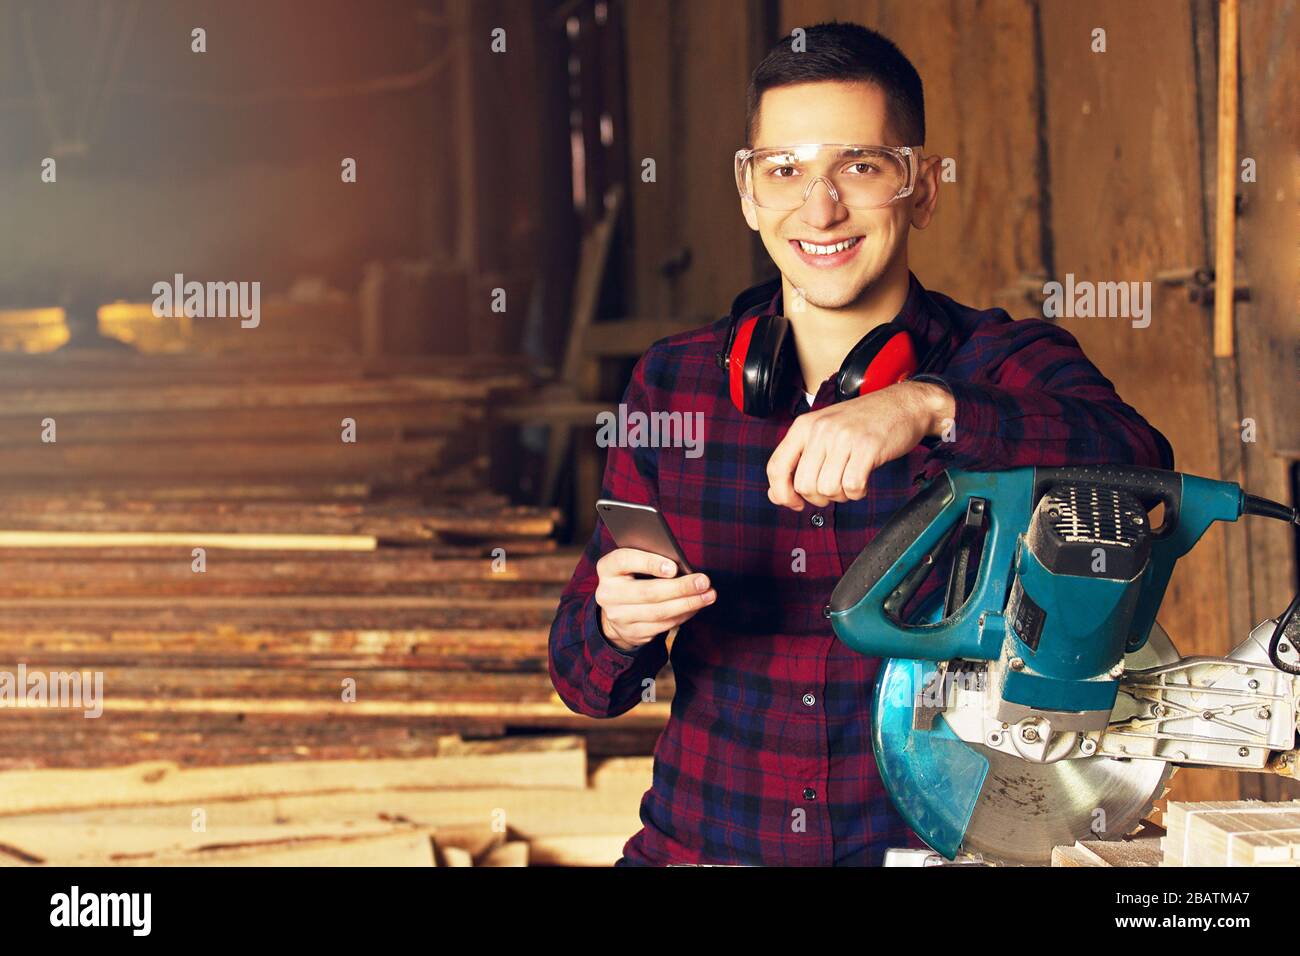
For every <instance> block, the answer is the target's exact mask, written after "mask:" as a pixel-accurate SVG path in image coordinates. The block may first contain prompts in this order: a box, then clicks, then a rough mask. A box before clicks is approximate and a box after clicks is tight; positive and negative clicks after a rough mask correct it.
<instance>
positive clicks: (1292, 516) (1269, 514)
mask: <svg viewBox="0 0 1300 956" xmlns="http://www.w3.org/2000/svg"><path fill="white" fill-rule="evenodd" d="M1242 510H1243V512H1244V513H1246V514H1248V515H1262V516H1263V517H1265V518H1277V519H1278V520H1280V521H1286V522H1288V523H1290V524H1300V513H1297V511H1296V509H1295V508H1292V507H1289V506H1288V505H1284V504H1282V503H1281V502H1280V501H1270V500H1269V499H1268V498H1261V497H1259V496H1258V495H1246V506H1245V508H1243V509H1242ZM1297 607H1300V591H1298V592H1296V595H1295V597H1293V598H1291V603H1290V604H1289V605H1287V609H1286V610H1285V611H1283V612H1282V616H1281V617H1279V618H1278V619H1277V627H1275V628H1273V637H1272V638H1271V639H1270V640H1269V642H1268V658H1269V660H1270V661H1272V662H1273V666H1274V667H1276V668H1277V669H1278V670H1280V671H1285V672H1286V673H1288V674H1300V666H1298V665H1296V664H1292V663H1290V662H1289V661H1284V660H1282V655H1281V653H1280V651H1281V648H1282V640H1283V638H1285V637H1286V629H1287V626H1288V625H1289V624H1290V623H1291V621H1292V619H1293V618H1294V617H1295V614H1296V608H1297ZM1289 649H1291V650H1295V649H1296V641H1295V639H1294V638H1292V639H1290V648H1289Z"/></svg>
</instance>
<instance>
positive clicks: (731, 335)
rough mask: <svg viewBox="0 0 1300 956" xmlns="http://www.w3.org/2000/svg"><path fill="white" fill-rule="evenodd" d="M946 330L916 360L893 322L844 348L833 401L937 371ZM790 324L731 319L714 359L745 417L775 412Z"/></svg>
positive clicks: (908, 337) (906, 335) (769, 318)
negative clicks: (721, 345)
mask: <svg viewBox="0 0 1300 956" xmlns="http://www.w3.org/2000/svg"><path fill="white" fill-rule="evenodd" d="M951 331H952V330H951V328H948V329H947V330H946V334H945V335H944V337H943V338H942V339H941V340H940V341H939V342H938V343H937V344H935V346H934V347H933V348H930V349H928V350H927V351H926V353H925V355H924V356H923V357H920V358H918V354H919V350H918V349H917V347H916V341H915V339H914V337H913V335H912V333H911V331H910V330H909V329H907V328H906V327H905V326H903V325H902V324H901V323H898V322H889V323H886V324H885V325H879V326H876V328H874V329H872V330H871V331H870V332H868V333H867V334H866V335H864V336H863V337H862V338H861V339H859V340H858V343H857V345H855V346H853V348H851V349H849V354H848V355H846V356H845V357H844V361H843V363H842V364H841V365H840V370H839V371H838V372H837V373H836V374H835V390H836V394H837V400H838V401H847V400H848V399H851V398H858V397H859V396H862V395H866V394H868V393H870V392H875V391H878V390H880V389H882V388H886V387H888V386H890V385H894V384H896V383H898V382H902V381H905V380H906V379H908V378H910V377H912V376H913V375H919V374H921V373H922V372H929V371H933V370H934V369H936V368H939V367H940V366H941V365H942V363H943V362H944V360H945V359H946V358H947V355H948V353H949V351H950V350H951V344H952V335H951ZM789 337H790V320H789V319H787V318H786V317H785V316H783V315H756V316H750V317H749V318H744V319H737V318H736V317H735V315H734V314H733V315H732V319H731V323H730V325H729V327H728V331H727V345H726V350H725V351H723V352H718V353H717V355H716V358H717V362H718V367H719V368H721V369H722V370H723V371H724V372H726V374H727V386H728V390H729V393H730V395H731V403H732V404H733V405H735V406H736V408H737V409H739V410H740V411H741V412H743V413H744V414H746V415H752V416H754V417H755V418H767V417H768V416H769V415H771V414H772V411H773V410H774V409H775V408H776V393H777V390H778V389H779V387H780V383H781V374H782V371H783V369H784V367H785V363H786V353H787V351H788V350H787V348H786V342H787V339H789Z"/></svg>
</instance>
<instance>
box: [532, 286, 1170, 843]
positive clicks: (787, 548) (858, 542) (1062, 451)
mask: <svg viewBox="0 0 1300 956" xmlns="http://www.w3.org/2000/svg"><path fill="white" fill-rule="evenodd" d="M769 290H774V293H775V294H772V295H770V297H769ZM736 301H737V305H736V306H735V307H733V310H734V311H736V312H737V313H738V314H745V315H751V314H755V313H757V312H759V311H763V312H767V313H778V314H779V313H780V310H781V295H780V285H779V282H773V283H769V284H767V285H765V286H760V287H756V288H755V289H751V290H747V291H746V292H745V293H742V295H741V296H739V297H737V300H736ZM755 301H758V303H759V304H758V305H755V306H752V307H751V308H749V309H745V308H744V305H745V303H747V302H749V303H752V302H755ZM941 312H942V313H946V314H947V316H948V318H949V320H950V323H951V326H950V327H952V328H954V329H956V337H957V347H956V349H955V351H954V352H953V354H952V355H951V358H950V359H949V361H948V363H947V365H946V367H945V368H944V369H942V370H941V371H940V372H938V373H936V374H931V375H926V376H921V378H924V379H926V380H929V381H933V382H936V383H939V384H942V385H944V386H945V387H947V388H948V389H949V390H950V391H951V392H952V394H953V396H954V398H955V402H956V409H957V412H956V416H955V436H954V437H955V441H951V442H945V441H940V440H938V439H927V440H926V441H925V442H923V443H922V444H921V445H918V446H917V448H916V449H915V450H913V451H912V452H911V453H910V454H908V455H907V456H906V457H904V458H901V459H899V460H897V461H894V462H891V463H889V464H888V465H886V466H884V467H882V468H879V469H877V470H876V471H875V472H874V473H873V474H872V475H871V478H870V482H869V484H868V489H867V494H866V496H865V497H864V498H863V499H861V500H859V501H851V502H849V503H847V504H836V503H834V502H832V503H831V504H829V505H828V506H827V507H825V508H816V507H814V506H806V507H805V509H804V511H803V512H801V513H800V512H795V511H792V510H790V509H788V508H782V507H778V506H776V505H774V504H772V503H771V502H770V501H769V500H768V497H767V489H768V481H767V473H766V466H767V461H768V458H769V457H770V456H771V454H772V451H773V450H774V449H775V448H776V446H777V444H778V443H779V442H780V440H781V438H782V436H783V435H784V434H785V432H786V430H787V429H788V428H789V426H790V424H791V422H793V421H794V418H795V417H796V416H797V415H800V414H803V413H804V412H806V411H808V410H809V407H808V405H807V401H806V399H805V398H804V396H803V391H804V388H803V385H804V383H803V381H802V376H801V375H800V374H799V370H798V365H797V363H792V366H791V371H789V372H788V373H787V381H786V382H785V383H783V386H782V387H783V389H784V392H783V393H782V397H781V401H780V402H779V403H778V408H779V410H778V412H777V413H776V414H775V415H773V417H772V418H770V419H766V420H763V419H755V418H750V417H746V416H744V415H742V414H741V413H740V412H739V411H737V410H736V408H735V407H734V406H733V405H732V403H731V400H730V398H729V397H728V391H727V381H726V379H725V377H724V375H723V373H722V372H721V371H720V370H719V368H718V367H717V365H716V363H715V360H714V354H715V353H716V352H718V351H720V350H721V349H722V348H723V345H724V341H725V338H726V332H727V319H726V318H723V319H720V320H718V321H717V322H715V323H713V324H712V325H710V326H706V327H703V328H700V329H696V330H693V331H690V332H686V333H682V334H679V335H674V336H671V337H669V338H666V339H662V340H661V341H659V342H656V343H655V344H654V345H653V346H652V347H651V348H650V349H649V350H648V351H647V352H646V353H645V355H643V356H642V357H641V359H640V360H639V361H638V362H637V365H636V368H635V369H634V371H633V374H632V379H631V382H630V384H629V385H628V388H627V391H626V394H625V396H624V398H623V401H624V402H625V403H626V404H627V406H628V410H629V411H633V410H640V411H643V412H646V413H652V412H662V411H668V412H674V411H676V412H683V413H694V412H697V411H698V412H703V413H704V428H705V430H704V436H703V438H704V442H703V453H702V454H701V455H700V456H699V457H696V458H690V457H687V456H686V454H685V452H686V451H687V449H685V448H671V447H661V448H646V447H633V448H622V447H611V448H610V449H609V452H608V458H607V462H606V466H605V478H604V487H603V492H602V496H603V497H607V498H616V499H619V500H622V501H630V502H635V503H639V504H650V505H654V506H655V507H657V508H658V509H659V510H660V511H661V512H663V514H664V516H665V517H666V519H667V521H668V524H669V525H670V527H671V528H672V530H673V533H674V534H675V535H676V537H677V540H678V542H679V543H680V544H681V546H682V548H683V550H684V552H685V555H686V557H687V559H688V560H689V561H691V562H692V564H693V565H694V566H695V568H696V569H697V570H699V571H703V572H705V573H706V574H707V575H708V577H709V579H710V581H711V583H712V586H713V587H714V588H715V589H716V591H717V595H718V597H717V600H716V601H715V602H714V604H712V605H711V606H708V607H706V608H704V609H703V610H702V611H700V612H699V613H698V614H697V615H696V616H695V617H694V618H692V619H691V620H690V621H688V622H687V623H685V624H684V625H682V627H681V630H680V632H679V633H678V635H677V638H676V639H675V641H674V643H673V648H672V666H673V674H674V677H675V679H676V693H675V695H674V697H673V701H672V711H671V716H670V718H669V721H668V724H667V726H666V727H665V729H664V731H663V733H662V735H661V736H660V738H659V742H658V745H657V746H656V748H655V759H654V777H653V785H652V787H651V789H650V790H649V791H648V792H647V793H646V794H645V797H644V798H643V800H642V802H641V821H642V823H643V824H644V826H643V828H642V829H641V830H640V831H639V832H638V833H637V834H636V835H635V836H633V837H632V838H631V839H630V840H629V841H628V843H627V845H626V846H625V848H624V860H623V861H621V862H623V863H624V864H650V865H662V864H667V863H711V864H759V865H815V866H829V865H877V864H879V863H880V862H881V860H882V858H883V856H884V853H885V850H886V849H888V848H889V847H899V846H913V847H916V846H921V845H922V844H921V843H920V842H919V840H918V839H917V838H916V837H915V836H914V835H913V834H912V833H911V831H910V830H909V828H908V827H907V825H906V823H905V822H904V821H903V819H902V818H901V817H900V816H899V815H898V814H897V812H896V811H895V810H894V807H893V805H892V804H891V802H890V799H889V797H888V795H887V794H886V792H885V789H884V786H883V784H882V782H881V779H880V776H879V773H878V772H877V769H876V764H875V760H874V757H873V754H872V748H871V694H872V687H873V682H874V680H875V677H876V672H877V669H878V667H879V664H880V660H879V659H878V658H867V657H862V656H860V655H858V654H856V653H854V652H852V651H850V650H849V649H847V648H846V647H844V646H843V645H842V644H841V643H840V642H839V640H838V639H837V638H836V637H835V636H834V634H833V632H832V630H831V625H830V621H829V620H827V619H826V617H825V616H824V615H823V608H824V607H825V606H826V604H827V603H828V601H829V599H830V594H831V591H832V590H833V589H834V587H835V585H836V583H837V582H838V581H839V579H840V577H841V575H842V574H843V573H844V571H845V569H846V568H848V566H849V564H850V563H852V561H853V559H854V558H855V557H857V555H858V553H859V552H860V551H861V550H862V549H863V548H864V547H865V546H866V545H867V544H868V543H869V542H870V541H871V539H872V538H873V537H874V536H875V534H876V532H877V531H878V530H879V529H880V527H881V525H883V524H884V522H885V521H886V520H887V519H888V518H889V516H890V515H891V514H893V513H894V512H895V511H896V510H897V509H898V508H899V507H901V506H902V505H903V504H905V503H906V502H907V501H908V500H909V499H910V498H911V497H912V495H913V494H914V492H915V491H916V490H917V487H918V482H919V481H920V480H922V479H925V478H929V477H932V476H933V475H935V474H938V473H939V472H941V471H942V470H943V469H945V468H948V467H958V468H963V469H967V470H985V471H990V470H998V469H1005V468H1013V467H1019V466H1022V465H1064V464H1076V465H1079V464H1100V463H1130V464H1138V465H1151V466H1157V467H1164V468H1172V467H1173V452H1172V450H1171V448H1170V446H1169V443H1168V442H1167V441H1166V440H1165V438H1164V436H1162V435H1161V434H1160V433H1159V432H1158V431H1156V430H1155V429H1154V428H1152V427H1151V425H1149V424H1148V423H1147V422H1146V420H1145V419H1143V418H1142V416H1141V415H1139V414H1138V413H1137V412H1136V411H1134V410H1133V409H1132V408H1130V407H1129V406H1128V405H1126V404H1125V403H1124V402H1123V401H1122V400H1121V399H1120V397H1119V396H1118V395H1117V394H1116V393H1115V390H1114V387H1113V386H1112V384H1111V383H1110V382H1109V381H1108V380H1107V379H1106V378H1105V377H1104V376H1103V375H1102V374H1101V373H1100V372H1099V371H1098V370H1097V368H1096V367H1095V366H1094V365H1093V364H1092V363H1091V362H1089V361H1088V359H1087V358H1086V357H1085V356H1084V354H1083V352H1082V351H1081V350H1080V349H1079V345H1078V342H1077V341H1076V340H1075V339H1074V337H1073V336H1071V335H1070V334H1069V333H1068V332H1066V331H1065V330H1064V329H1061V328H1059V327H1057V326H1054V325H1051V324H1049V323H1047V322H1044V321H1041V320H1037V319H1025V320H1021V321H1012V320H1011V319H1010V317H1009V316H1008V315H1007V314H1006V313H1005V312H1004V311H1002V310H1000V309H991V310H985V311H979V310H975V309H970V308H967V307H965V306H962V305H959V304H957V303H956V302H954V301H952V300H951V299H949V298H948V297H946V296H943V295H939V294H936V293H930V292H927V291H926V290H925V289H923V288H922V287H921V284H920V283H919V282H918V281H917V280H916V278H915V276H913V277H912V279H911V287H910V290H909V293H908V297H907V300H906V302H905V304H904V306H903V309H902V311H901V312H900V314H899V316H898V321H900V322H903V323H904V324H906V325H907V326H908V328H910V329H912V330H913V332H914V333H915V334H916V335H918V336H920V337H921V338H923V339H924V340H926V341H927V342H930V343H934V342H935V341H937V340H938V339H939V338H940V337H941V336H942V335H944V334H945V331H944V328H945V326H944V323H943V322H942V321H941V320H940V319H938V318H936V316H937V315H939V314H940V313H941ZM796 328H797V326H796ZM834 394H835V386H834V379H833V378H831V379H827V380H826V381H825V382H822V383H821V385H820V387H819V388H818V390H817V399H816V402H815V404H814V406H813V408H821V407H823V406H824V405H826V404H828V403H829V402H831V401H833V400H834ZM614 547H615V544H614V541H613V539H612V538H611V537H610V535H609V532H608V531H606V530H605V528H604V526H603V525H602V526H599V527H598V528H597V529H596V532H595V533H594V535H593V536H592V538H591V541H590V542H589V543H588V545H587V547H586V550H585V551H584V553H583V555H582V557H581V559H580V560H579V562H578V566H577V569H576V570H575V571H574V574H573V579H572V580H571V581H570V582H569V584H568V586H567V587H566V588H565V590H564V593H563V595H562V597H561V599H560V605H559V610H558V612H557V614H556V618H555V621H554V624H553V625H552V627H551V633H550V673H551V680H552V681H553V683H554V685H555V688H556V690H557V691H558V693H559V695H560V697H561V698H562V699H563V700H564V702H565V703H566V704H567V705H568V706H569V707H570V708H571V709H572V710H574V711H576V712H577V713H580V714H585V715H587V716H590V717H613V716H617V715H619V714H622V713H624V712H626V711H628V710H630V709H631V708H632V707H634V706H635V705H636V704H637V703H638V702H639V701H640V700H641V699H642V692H643V690H644V684H643V682H644V681H645V680H646V679H647V678H654V677H655V676H656V675H657V674H658V673H659V671H660V669H661V668H662V667H663V665H664V662H665V660H666V659H667V657H668V653H667V648H666V641H665V638H666V635H660V636H659V637H657V638H655V640H653V641H652V642H650V643H649V644H647V645H645V646H644V647H642V648H641V649H640V650H638V651H637V652H635V653H633V654H627V653H623V652H622V651H619V650H618V649H616V648H614V647H613V646H612V645H610V644H609V643H608V642H607V641H606V640H605V638H604V636H603V635H602V633H601V630H600V608H599V607H598V606H597V605H596V602H595V599H594V597H593V592H594V591H595V589H596V584H597V577H596V569H595V565H596V561H597V560H598V559H599V558H600V556H601V555H603V554H605V553H606V552H608V551H610V550H612V549H613V548H614ZM931 577H932V580H931V581H930V582H927V588H929V589H933V588H935V587H937V586H939V585H940V584H941V583H942V582H941V581H939V580H938V578H939V576H938V575H932V576H931ZM925 593H926V591H924V590H923V592H922V593H921V594H919V595H918V596H917V597H916V598H915V599H914V604H919V603H921V602H922V601H923V600H924V597H925Z"/></svg>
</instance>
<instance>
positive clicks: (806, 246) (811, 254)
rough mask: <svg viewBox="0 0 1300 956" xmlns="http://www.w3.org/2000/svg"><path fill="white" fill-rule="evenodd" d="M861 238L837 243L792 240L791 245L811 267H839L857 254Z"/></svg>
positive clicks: (842, 240) (850, 238) (852, 238)
mask: <svg viewBox="0 0 1300 956" xmlns="http://www.w3.org/2000/svg"><path fill="white" fill-rule="evenodd" d="M861 242H862V237H861V236H850V237H849V238H847V239H841V240H839V241H837V242H831V243H819V242H805V241H804V240H803V239H791V240H790V245H791V246H793V247H794V249H795V251H796V252H798V253H799V257H800V258H801V259H803V260H804V262H807V263H808V264H809V265H815V266H822V267H829V266H838V265H840V264H842V263H844V262H847V261H848V260H849V259H851V258H853V256H854V255H855V254H856V253H857V249H858V245H859V244H860V243H861Z"/></svg>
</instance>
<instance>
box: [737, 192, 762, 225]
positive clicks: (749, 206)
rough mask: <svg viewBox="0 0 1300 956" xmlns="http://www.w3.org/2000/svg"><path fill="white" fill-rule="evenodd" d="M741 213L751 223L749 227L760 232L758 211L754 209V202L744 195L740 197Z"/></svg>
mask: <svg viewBox="0 0 1300 956" xmlns="http://www.w3.org/2000/svg"><path fill="white" fill-rule="evenodd" d="M740 214H741V215H742V216H744V217H745V222H747V223H749V228H750V229H753V230H754V231H755V232H758V213H756V212H755V211H754V204H753V203H752V202H750V201H749V200H748V199H746V198H745V197H744V196H741V197H740Z"/></svg>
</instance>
